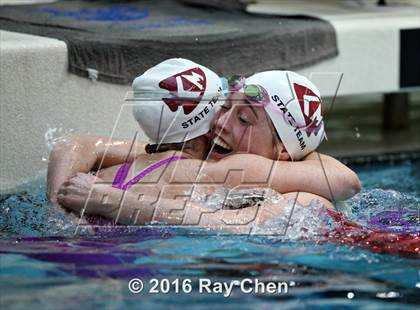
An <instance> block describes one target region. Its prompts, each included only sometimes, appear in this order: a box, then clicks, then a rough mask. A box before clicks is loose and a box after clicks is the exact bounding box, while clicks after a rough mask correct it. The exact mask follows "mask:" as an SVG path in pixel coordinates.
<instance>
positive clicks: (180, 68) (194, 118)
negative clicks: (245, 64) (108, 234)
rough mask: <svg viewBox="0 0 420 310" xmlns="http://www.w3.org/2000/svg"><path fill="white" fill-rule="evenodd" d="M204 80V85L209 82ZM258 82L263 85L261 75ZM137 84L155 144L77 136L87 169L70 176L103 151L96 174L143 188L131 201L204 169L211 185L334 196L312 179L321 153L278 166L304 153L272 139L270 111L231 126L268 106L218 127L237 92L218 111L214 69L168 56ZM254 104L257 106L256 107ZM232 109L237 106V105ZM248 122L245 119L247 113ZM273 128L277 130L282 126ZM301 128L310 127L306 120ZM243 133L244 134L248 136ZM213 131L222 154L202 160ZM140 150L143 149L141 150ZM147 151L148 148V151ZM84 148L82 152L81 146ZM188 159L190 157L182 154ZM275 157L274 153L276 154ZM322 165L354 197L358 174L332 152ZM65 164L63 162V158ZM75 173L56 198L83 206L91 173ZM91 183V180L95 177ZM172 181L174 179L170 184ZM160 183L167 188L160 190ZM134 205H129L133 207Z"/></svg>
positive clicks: (340, 191) (318, 174)
mask: <svg viewBox="0 0 420 310" xmlns="http://www.w3.org/2000/svg"><path fill="white" fill-rule="evenodd" d="M160 68H162V69H163V70H161V69H160ZM257 75H258V74H257ZM257 75H255V76H257ZM255 76H253V77H255ZM253 77H250V78H249V79H251V78H253ZM260 82H261V83H260ZM263 82H264V81H258V83H260V84H263V85H264V83H263ZM246 84H247V85H248V84H249V85H254V84H250V83H246ZM204 85H205V87H203V86H204ZM255 85H258V84H256V82H255ZM265 87H266V86H264V88H265ZM267 88H268V89H267V90H266V91H271V89H270V87H269V86H267ZM133 90H134V97H135V99H136V101H138V102H136V104H135V107H134V108H133V112H134V116H135V118H136V119H137V120H138V121H139V123H140V126H141V127H142V129H143V131H144V132H145V133H146V135H147V136H148V137H149V139H150V141H151V144H149V145H148V146H146V147H145V146H144V145H141V144H139V145H137V144H136V145H134V146H133V147H131V146H130V147H128V146H129V145H128V144H127V143H126V142H124V143H120V144H121V145H122V146H119V145H118V143H117V141H115V143H113V144H108V145H106V144H105V143H103V144H101V143H98V139H96V140H95V139H94V138H90V139H88V138H85V137H82V138H80V137H77V138H76V139H75V140H74V141H73V143H77V145H83V146H84V147H83V149H82V152H83V154H80V153H77V152H76V153H73V157H72V158H80V163H82V162H86V161H88V162H89V165H85V166H83V170H81V169H79V171H70V172H69V171H67V172H66V174H67V175H70V174H73V175H74V174H76V173H77V172H88V171H90V170H92V169H93V168H94V167H95V165H97V164H98V162H100V160H102V158H99V156H98V154H103V156H105V160H104V161H103V162H105V163H107V164H106V165H105V167H104V166H102V169H100V170H99V171H98V172H97V175H98V177H99V178H101V179H102V180H103V181H109V182H111V181H112V191H114V190H116V191H118V192H119V193H122V192H135V191H137V192H136V195H135V197H136V198H135V199H134V198H133V200H132V205H134V204H135V203H137V204H138V203H139V201H138V197H139V195H138V194H139V193H141V194H142V195H144V196H148V195H151V196H153V195H154V197H155V198H153V199H152V200H151V201H154V202H156V197H161V198H162V199H167V198H168V197H169V198H171V197H177V195H178V196H179V195H185V193H186V189H185V188H182V189H181V188H180V187H179V184H186V182H187V183H188V182H189V183H188V184H190V185H191V186H196V185H195V182H196V181H197V180H201V181H202V180H203V176H204V177H206V178H207V179H205V180H204V181H205V182H207V183H206V184H214V186H219V187H220V186H225V187H228V188H232V187H236V186H248V187H271V188H273V189H275V190H277V191H278V192H281V193H286V192H296V191H306V192H312V193H315V194H318V195H321V196H323V197H326V198H329V199H332V198H331V197H329V196H330V193H331V192H330V191H329V189H328V188H326V187H325V186H322V185H321V184H320V182H311V181H310V180H311V179H320V178H323V177H324V171H323V169H322V168H321V166H320V165H319V161H318V158H316V159H314V158H312V159H308V158H306V159H305V160H304V161H302V162H301V163H299V164H298V163H284V164H282V165H280V162H278V161H277V160H286V159H288V158H293V159H294V160H297V159H299V158H298V157H302V156H304V155H302V154H300V155H298V154H295V153H293V149H292V148H290V146H287V145H286V144H287V138H286V137H285V136H282V135H281V133H280V132H279V135H280V137H281V142H280V141H276V142H273V141H274V140H275V139H273V136H277V135H276V134H275V131H274V130H273V128H272V127H270V124H271V122H270V121H269V120H270V119H269V118H267V117H265V120H264V118H263V117H260V118H258V117H256V120H254V119H247V120H246V122H248V123H247V124H245V125H244V124H242V125H240V126H236V127H235V128H230V127H232V126H230V125H232V124H233V123H235V122H237V121H238V120H241V118H242V117H248V116H249V115H250V114H253V113H254V112H256V114H258V115H257V116H260V114H261V113H264V110H258V108H256V109H255V107H254V105H253V104H251V105H250V104H247V106H248V108H247V107H244V109H246V110H243V111H239V112H240V113H239V114H238V115H234V116H233V118H232V120H233V121H230V120H228V121H227V122H226V124H227V125H228V127H229V126H230V127H229V128H227V127H226V128H221V127H220V124H218V122H219V121H220V119H221V118H220V117H218V116H222V117H225V116H226V109H227V108H226V104H229V102H230V103H231V102H232V101H233V99H235V98H234V97H230V99H228V100H227V101H226V104H224V105H223V106H224V107H223V108H222V110H221V111H219V112H217V111H218V110H219V101H220V97H219V96H221V95H222V93H223V90H224V87H223V82H222V81H221V80H220V79H219V77H218V76H217V75H216V74H215V73H214V72H212V71H211V70H209V69H207V68H205V67H203V66H201V65H198V64H195V63H193V62H190V61H187V60H184V59H170V60H167V61H165V62H163V63H161V64H159V65H157V66H155V67H154V68H151V69H150V70H148V71H146V72H145V73H144V74H143V75H142V76H140V77H139V78H137V79H136V80H135V81H134V83H133ZM152 93H155V95H156V93H158V94H160V95H159V96H155V95H154V96H152V99H153V100H148V99H151V97H149V98H148V96H147V95H148V94H152ZM238 94H239V95H237V96H242V97H240V100H243V101H244V100H245V99H246V100H249V99H252V98H250V97H252V95H253V94H251V93H249V91H247V90H246V87H245V88H244V90H243V93H241V92H238ZM250 95H251V96H250ZM256 95H258V94H256ZM231 96H233V95H231ZM244 96H245V98H244ZM254 97H255V96H254ZM217 99H218V100H217ZM137 103H138V104H137ZM249 106H251V107H252V108H251V109H250V108H249ZM231 108H232V106H231V107H229V109H231ZM253 109H254V110H255V111H253ZM232 110H235V109H234V108H232ZM267 113H268V112H267ZM214 114H217V115H216V123H215V126H214V128H215V129H214V130H213V131H212V133H211V134H207V135H204V136H203V134H205V133H206V131H208V130H209V128H210V119H211V118H212V116H213V115H214ZM251 116H252V115H251ZM273 118H274V117H273ZM161 120H162V121H161ZM295 120H296V121H297V122H299V119H297V118H296V119H295ZM242 121H244V120H243V119H242ZM273 123H274V119H273ZM316 123H317V122H316ZM317 124H318V123H317ZM295 125H297V126H295V127H299V126H301V125H302V126H303V124H300V123H297V124H295ZM311 125H312V124H311ZM241 126H242V127H241ZM271 126H273V125H271ZM274 126H275V125H274ZM309 127H311V126H309ZM246 128H248V129H246ZM250 128H253V129H255V131H253V132H251V131H250V130H249V129H250ZM275 128H276V130H277V127H275ZM302 129H304V126H303V127H302ZM214 133H217V134H220V135H219V136H218V138H215V136H214ZM273 133H274V135H273ZM320 133H321V131H319V130H318V133H317V135H319V134H320ZM322 133H323V132H322ZM255 134H257V135H255ZM238 137H242V139H241V138H238ZM243 137H247V138H254V140H253V141H252V142H253V143H251V148H246V147H244V144H243V142H244V141H243ZM209 138H211V139H213V142H214V145H215V147H214V149H213V150H212V152H211V153H210V157H211V158H212V159H219V158H223V160H220V161H212V162H207V161H204V162H203V161H201V160H197V159H202V158H203V157H204V156H205V155H206V151H207V150H208V143H209ZM285 138H286V139H285ZM220 139H221V140H220ZM283 140H284V141H283ZM95 141H96V142H95ZM221 141H222V142H221ZM248 142H249V140H248ZM283 142H284V146H286V148H285V150H286V149H287V151H289V150H291V151H290V152H291V154H290V155H289V154H288V153H287V152H285V151H284V150H280V151H279V150H278V148H277V150H276V148H274V147H273V146H275V144H276V143H277V144H278V143H283ZM218 143H219V144H223V145H224V146H225V147H226V146H227V148H229V149H226V150H227V151H228V153H231V154H229V155H230V156H227V155H226V154H222V153H220V152H219V151H221V148H223V145H222V146H220V145H219V146H216V145H218ZM315 144H316V143H315ZM315 144H314V145H315ZM308 145H309V146H310V147H309V148H308V150H309V149H310V148H312V147H314V145H312V144H309V143H308ZM105 146H107V147H108V148H107V150H108V152H111V154H112V156H110V155H108V154H107V153H106V152H105V151H103V149H105ZM64 147H68V148H67V149H66V151H68V152H72V151H73V150H74V149H75V148H71V147H72V143H68V145H67V146H64ZM131 148H133V149H136V150H138V151H140V152H138V153H137V152H133V153H137V154H139V153H140V155H138V156H136V157H133V156H132V154H129V156H127V150H128V149H131ZM142 149H143V152H141V150H142ZM109 150H110V151H109ZM122 150H124V151H125V152H123V151H122ZM144 150H146V151H148V152H144ZM226 150H223V152H226ZM64 152H65V151H62V150H57V152H56V154H54V156H53V158H54V157H56V158H57V160H58V158H59V154H60V153H61V154H63V153H64ZM78 152H80V149H79V150H78ZM146 153H153V154H146ZM235 153H242V154H235ZM244 153H248V154H244ZM249 153H251V154H249ZM255 154H257V155H255ZM285 154H287V158H286V157H284V156H285ZM262 156H263V157H262ZM322 156H323V155H322ZM217 157H219V158H217ZM264 157H265V158H264ZM107 158H109V160H108V159H107ZM183 158H188V159H184V160H181V159H183ZM194 158H195V159H194ZM272 159H275V161H273V160H272ZM125 161H128V163H125ZM173 161H176V163H174V164H170V163H172V162H173ZM108 163H110V164H108ZM323 164H324V167H326V170H327V171H328V172H329V171H330V170H331V174H330V175H329V177H330V181H331V182H333V183H334V185H333V188H332V193H333V194H334V195H336V197H340V198H341V197H348V196H351V195H352V194H353V193H354V191H357V190H358V187H359V181H358V178H357V176H356V175H355V174H354V173H353V172H352V171H351V170H349V169H348V168H346V167H345V166H343V165H342V164H340V163H339V162H337V161H336V160H334V159H332V158H330V157H327V156H323ZM61 166H65V165H64V163H63V164H62V165H61ZM74 166H76V167H77V166H79V167H81V166H82V165H81V164H80V165H73V166H72V167H74ZM86 166H87V167H86ZM340 169H341V170H340ZM51 170H52V171H51V172H49V175H52V176H53V175H54V174H56V172H55V171H53V170H54V169H51ZM231 170H239V171H242V176H241V175H228V177H227V174H229V172H230V171H231ZM338 170H340V173H337V171H338ZM129 172H131V177H132V176H134V178H131V179H130V177H127V176H128V175H129ZM69 178H70V180H69V181H67V182H66V181H64V182H63V183H64V184H63V186H62V187H61V189H60V195H58V201H59V203H60V204H62V205H64V206H65V207H68V208H70V209H73V210H76V211H78V210H81V208H82V207H83V206H84V202H85V200H86V196H87V195H85V196H83V195H84V194H83V193H80V187H79V192H77V191H73V190H72V186H75V185H76V186H77V185H80V184H82V183H83V182H82V181H81V178H87V176H86V175H83V176H81V175H80V174H79V175H77V176H76V177H74V178H71V177H69ZM174 179H175V180H174ZM180 180H181V181H180ZM261 180H265V181H261ZM90 182H91V183H92V180H90ZM150 182H152V183H153V186H154V187H153V188H151V187H150V186H149V187H148V186H146V185H147V184H146V183H148V184H149V185H150ZM173 182H175V183H173ZM244 182H245V183H244ZM168 184H172V185H171V186H169V187H168V186H167V185H168ZM134 185H136V186H134ZM139 185H140V186H139ZM209 186H210V185H209ZM162 189H165V190H167V191H166V192H165V193H164V194H161V190H162ZM89 190H90V189H89V188H86V191H87V192H89ZM187 192H188V190H187ZM114 193H115V191H114ZM167 193H169V194H167ZM156 195H157V196H156ZM128 196H129V195H128ZM128 196H126V198H125V202H127V201H128V200H129V199H128V198H127V197H128ZM133 197H134V196H133ZM102 198H103V197H100V198H99V199H98V200H97V201H96V202H94V203H93V205H94V207H93V209H91V211H92V213H95V212H98V213H100V214H101V215H104V216H107V215H105V214H103V213H102V212H103V210H102V209H103V208H105V207H107V206H101V205H99V202H98V201H101V199H102ZM167 200H168V201H167V203H168V204H169V205H172V206H173V205H176V204H177V203H178V201H176V202H175V201H173V200H172V199H167ZM159 201H160V200H159ZM127 203H128V202H127ZM109 205H112V204H111V203H110V202H109V201H108V207H109ZM101 208H102V209H101ZM129 209H130V207H128V209H127V210H129ZM127 212H128V211H127ZM144 213H147V212H143V213H142V215H143V214H144ZM118 214H119V213H118ZM124 214H126V213H124ZM113 216H115V213H113V214H112V216H111V215H109V214H108V217H111V218H114V219H115V217H113ZM118 217H119V218H118V220H119V221H120V222H121V223H127V219H132V214H129V215H127V214H126V216H123V215H121V214H119V215H118ZM161 218H162V217H161ZM145 221H146V220H145V218H142V220H139V221H137V222H136V224H141V223H144V222H145Z"/></svg>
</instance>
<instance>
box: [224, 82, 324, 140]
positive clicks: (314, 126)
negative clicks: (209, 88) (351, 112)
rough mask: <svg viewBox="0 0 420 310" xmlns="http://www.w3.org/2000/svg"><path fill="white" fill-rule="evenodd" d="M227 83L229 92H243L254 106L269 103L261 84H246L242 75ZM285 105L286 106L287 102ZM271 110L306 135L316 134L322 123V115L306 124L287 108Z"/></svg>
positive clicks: (263, 105)
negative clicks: (299, 120)
mask: <svg viewBox="0 0 420 310" xmlns="http://www.w3.org/2000/svg"><path fill="white" fill-rule="evenodd" d="M228 85H229V92H230V93H233V92H238V91H240V92H242V93H244V95H245V97H246V99H247V100H248V101H249V103H251V104H254V106H260V107H264V108H266V107H267V106H268V105H269V104H270V103H271V99H270V95H269V94H268V92H267V90H266V89H265V88H264V87H263V86H261V85H257V84H249V85H247V84H246V78H245V77H244V76H239V75H234V76H232V77H231V78H230V79H229V80H228ZM299 104H301V103H299ZM285 106H287V104H286V105H285ZM272 111H273V112H274V113H278V114H280V115H281V116H282V117H283V119H284V121H285V122H287V123H289V124H290V125H291V126H293V127H294V128H296V129H301V130H303V131H305V132H306V133H307V134H308V135H311V134H312V133H315V134H317V133H318V131H319V130H320V129H321V126H322V124H323V122H322V116H321V120H320V121H319V120H317V119H316V118H315V119H314V120H312V122H310V123H309V124H306V122H305V120H304V121H303V123H299V122H298V121H297V120H296V119H295V118H294V117H293V116H292V114H291V113H290V112H289V111H288V109H272ZM325 137H326V136H325Z"/></svg>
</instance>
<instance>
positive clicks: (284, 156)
mask: <svg viewBox="0 0 420 310" xmlns="http://www.w3.org/2000/svg"><path fill="white" fill-rule="evenodd" d="M276 160H281V161H287V160H290V155H289V153H287V151H286V148H285V147H284V145H283V143H279V144H278V146H277V156H276Z"/></svg>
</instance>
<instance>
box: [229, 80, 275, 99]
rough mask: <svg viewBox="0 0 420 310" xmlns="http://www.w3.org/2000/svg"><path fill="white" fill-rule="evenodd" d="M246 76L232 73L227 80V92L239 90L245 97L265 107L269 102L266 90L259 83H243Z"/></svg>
mask: <svg viewBox="0 0 420 310" xmlns="http://www.w3.org/2000/svg"><path fill="white" fill-rule="evenodd" d="M245 82H246V78H245V77H243V76H239V75H234V76H232V77H231V78H230V79H229V80H228V84H229V92H231V93H232V92H238V91H241V92H242V93H243V94H244V95H245V97H246V99H247V100H248V101H249V102H250V103H251V104H255V105H257V106H262V107H265V106H267V105H268V104H270V96H269V95H268V92H267V90H266V89H265V88H264V87H262V86H261V85H256V84H250V85H247V84H245Z"/></svg>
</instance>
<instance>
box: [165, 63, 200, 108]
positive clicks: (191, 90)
mask: <svg viewBox="0 0 420 310" xmlns="http://www.w3.org/2000/svg"><path fill="white" fill-rule="evenodd" d="M159 87H160V88H163V89H166V90H168V91H169V92H170V93H171V95H172V96H173V97H172V98H162V100H163V101H164V102H165V103H166V105H167V106H168V107H169V109H170V110H171V111H172V112H175V111H177V110H178V107H179V106H182V108H183V109H184V113H185V114H187V115H188V114H190V113H191V112H192V111H193V110H194V109H195V107H196V106H197V104H198V103H199V102H200V101H201V98H202V97H203V95H204V92H205V91H206V75H205V74H204V72H203V70H201V68H198V67H197V68H193V69H189V70H186V71H184V72H181V73H178V74H175V75H173V76H171V77H168V78H167V79H164V80H163V81H161V82H160V83H159Z"/></svg>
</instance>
